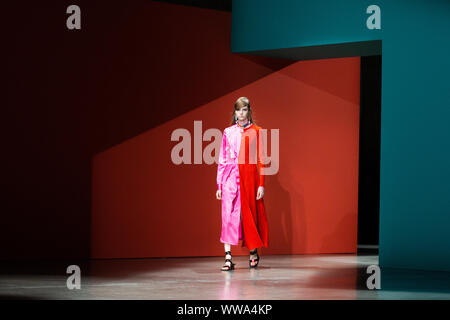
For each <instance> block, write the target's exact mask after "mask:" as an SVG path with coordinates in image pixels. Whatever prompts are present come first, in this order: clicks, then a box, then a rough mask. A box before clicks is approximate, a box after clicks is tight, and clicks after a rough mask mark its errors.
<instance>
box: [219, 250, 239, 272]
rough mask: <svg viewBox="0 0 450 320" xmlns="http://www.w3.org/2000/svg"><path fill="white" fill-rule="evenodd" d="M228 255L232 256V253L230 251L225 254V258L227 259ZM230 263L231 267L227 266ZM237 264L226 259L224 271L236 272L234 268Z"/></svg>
mask: <svg viewBox="0 0 450 320" xmlns="http://www.w3.org/2000/svg"><path fill="white" fill-rule="evenodd" d="M227 254H228V255H230V256H231V252H230V251H227V252H225V258H226V256H227ZM228 261H229V262H230V265H227V264H226V263H227V262H228ZM235 265H236V264H235V263H233V261H231V259H225V264H224V265H223V267H222V269H221V270H222V271H230V270H234V266H235Z"/></svg>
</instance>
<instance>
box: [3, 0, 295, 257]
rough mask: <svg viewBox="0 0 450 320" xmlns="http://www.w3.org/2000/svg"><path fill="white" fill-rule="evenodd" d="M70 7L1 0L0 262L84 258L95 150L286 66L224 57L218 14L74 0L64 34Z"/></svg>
mask: <svg viewBox="0 0 450 320" xmlns="http://www.w3.org/2000/svg"><path fill="white" fill-rule="evenodd" d="M70 4H72V2H67V1H60V0H45V1H39V2H26V3H25V2H21V1H8V2H6V3H5V4H4V6H3V7H2V8H3V11H4V12H6V13H7V14H5V15H4V16H3V17H2V22H4V23H5V25H7V26H8V31H7V32H5V34H4V38H3V49H4V50H3V54H4V55H5V56H6V57H5V59H4V61H7V63H6V64H5V66H4V68H3V70H2V71H3V75H4V77H5V79H7V81H6V90H4V91H5V94H4V97H5V98H6V99H4V102H3V105H2V119H3V122H2V126H1V129H2V130H3V137H5V139H4V140H5V141H4V142H3V149H2V151H3V153H2V157H1V158H0V165H1V167H2V168H3V169H4V170H3V173H2V183H1V185H0V188H1V189H0V191H1V194H2V202H1V209H2V224H1V225H2V232H1V233H0V243H1V244H2V245H1V254H0V259H4V260H8V259H47V258H48V259H57V258H86V257H89V256H90V254H91V239H90V235H91V232H90V231H91V209H92V203H91V194H92V193H94V194H97V190H91V181H92V177H91V169H92V167H91V162H92V157H93V156H94V155H95V154H97V153H99V152H101V151H103V150H107V149H109V148H111V147H112V146H114V145H117V144H120V143H122V142H123V141H126V140H127V139H130V138H132V137H135V136H137V135H139V134H141V133H143V132H147V131H148V130H151V129H152V128H157V127H158V126H159V125H160V124H162V123H165V122H166V121H170V120H171V119H176V118H177V117H178V116H180V115H182V114H185V113H187V112H189V111H190V110H192V109H194V108H196V107H197V106H199V105H202V104H205V103H207V102H209V101H212V100H214V99H216V98H217V97H221V96H223V95H225V94H227V93H229V92H231V91H233V90H236V89H238V88H241V87H243V86H245V85H246V84H248V83H251V82H253V81H255V80H257V79H260V78H262V77H264V76H266V75H268V74H271V73H272V72H273V71H274V70H279V69H280V68H282V67H284V66H286V65H288V64H289V63H290V61H278V60H274V59H267V58H259V57H249V56H244V55H236V54H231V52H230V31H231V13H230V12H222V11H216V10H208V9H200V8H196V7H189V6H181V5H173V4H167V3H161V2H153V1H148V0H136V1H117V2H116V1H106V0H98V1H77V4H78V5H79V6H80V7H81V19H82V21H81V26H82V28H81V30H68V29H67V28H66V17H67V16H68V15H67V14H66V8H67V6H69V5H70ZM5 101H6V102H5ZM164 141H165V143H169V142H168V141H167V140H164ZM129 160H130V161H134V160H133V159H132V158H130V159H129ZM118 172H119V171H118ZM105 191H106V189H105ZM124 195H125V194H124ZM97 200H98V199H97ZM98 213H99V212H98V211H94V214H95V215H96V216H95V217H94V220H93V221H97V220H96V219H97V218H98V217H99V216H98V215H97V214H98ZM130 214H136V212H134V213H132V212H131V211H130ZM104 218H105V219H106V220H107V219H109V217H108V216H104ZM130 218H132V216H130ZM147 231H148V230H146V232H147ZM94 235H95V237H97V236H98V235H99V234H98V233H97V232H95V233H94ZM105 236H106V235H105ZM130 241H132V238H130ZM94 245H95V246H97V245H98V239H97V238H95V244H94ZM130 253H131V252H130Z"/></svg>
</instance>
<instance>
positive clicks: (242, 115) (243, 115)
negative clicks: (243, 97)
mask: <svg viewBox="0 0 450 320" xmlns="http://www.w3.org/2000/svg"><path fill="white" fill-rule="evenodd" d="M234 114H235V115H236V116H237V118H238V120H239V121H245V120H247V116H248V107H247V106H245V107H242V108H241V109H239V110H235V111H234Z"/></svg>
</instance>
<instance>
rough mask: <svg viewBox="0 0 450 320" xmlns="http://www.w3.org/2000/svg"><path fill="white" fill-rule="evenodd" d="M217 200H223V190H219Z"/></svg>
mask: <svg viewBox="0 0 450 320" xmlns="http://www.w3.org/2000/svg"><path fill="white" fill-rule="evenodd" d="M216 198H217V200H222V190H217V192H216Z"/></svg>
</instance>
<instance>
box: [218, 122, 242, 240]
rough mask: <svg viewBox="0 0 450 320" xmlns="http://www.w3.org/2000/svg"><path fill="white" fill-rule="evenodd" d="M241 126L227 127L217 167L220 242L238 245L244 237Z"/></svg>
mask: <svg viewBox="0 0 450 320" xmlns="http://www.w3.org/2000/svg"><path fill="white" fill-rule="evenodd" d="M241 137H242V132H241V128H240V127H239V126H238V125H237V124H235V125H232V126H230V127H228V128H225V130H224V132H223V136H222V145H221V148H220V154H219V163H218V167H217V189H218V190H222V233H221V236H220V242H222V243H229V244H232V245H237V244H238V242H239V240H241V239H243V233H242V223H241V220H242V219H241V197H240V186H239V166H238V156H239V149H240V144H241Z"/></svg>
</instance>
